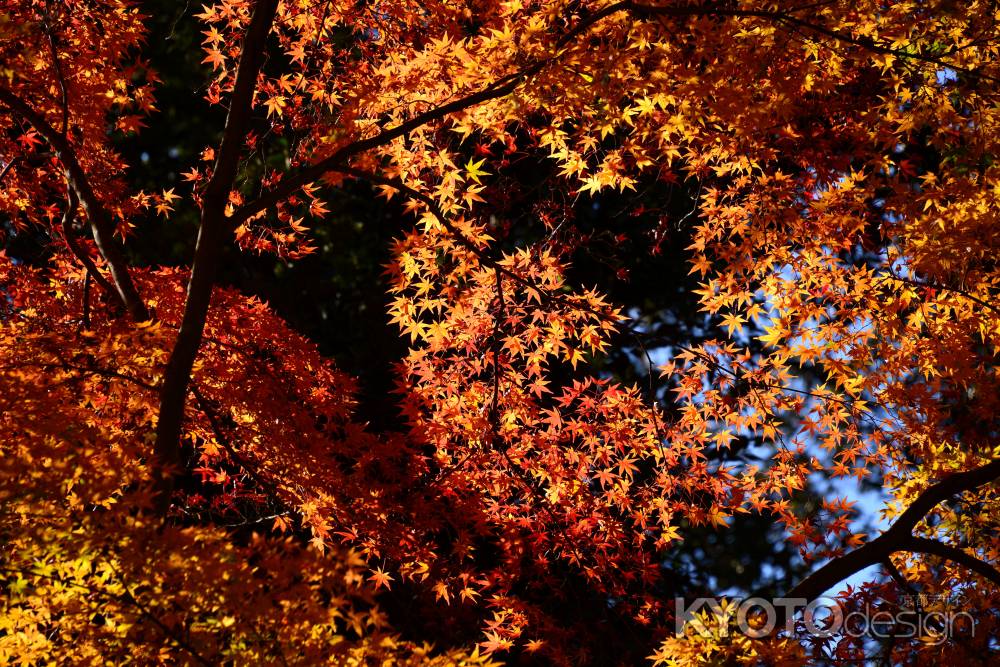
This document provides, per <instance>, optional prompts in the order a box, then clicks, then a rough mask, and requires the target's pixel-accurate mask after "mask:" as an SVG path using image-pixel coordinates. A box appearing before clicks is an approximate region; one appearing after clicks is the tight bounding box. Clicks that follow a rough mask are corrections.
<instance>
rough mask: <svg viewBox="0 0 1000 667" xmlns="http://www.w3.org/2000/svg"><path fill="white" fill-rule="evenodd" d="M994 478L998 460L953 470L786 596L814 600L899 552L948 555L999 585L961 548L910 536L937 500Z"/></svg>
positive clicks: (996, 576) (998, 471)
mask: <svg viewBox="0 0 1000 667" xmlns="http://www.w3.org/2000/svg"><path fill="white" fill-rule="evenodd" d="M997 478H1000V459H998V460H995V461H993V462H991V463H988V464H986V465H984V466H982V467H980V468H976V469H974V470H969V471H967V472H960V473H956V474H954V475H951V476H950V477H947V478H945V479H944V480H942V481H940V482H938V483H936V484H934V485H932V486H930V487H928V488H927V489H926V490H925V491H924V492H923V493H921V494H920V495H919V496H917V499H916V500H914V501H913V502H912V503H911V504H910V506H909V507H907V508H906V510H905V511H904V512H903V513H902V514H900V515H899V518H898V519H896V521H895V523H893V524H892V526H890V527H889V529H888V530H886V531H885V532H884V533H882V534H881V535H880V536H878V537H877V538H875V539H874V540H872V541H871V542H869V543H867V544H865V545H864V546H861V547H859V548H857V549H855V550H854V551H851V552H848V553H846V554H844V555H843V556H840V557H838V558H834V559H833V560H831V561H830V562H828V563H827V564H826V565H824V566H823V567H821V568H819V569H818V570H816V571H815V572H813V573H812V574H810V575H809V576H808V577H806V578H805V579H803V580H802V581H801V582H800V583H799V584H797V585H796V586H794V587H793V588H792V589H791V590H790V591H788V593H786V596H785V597H788V598H805V599H806V600H810V601H811V600H815V599H816V598H818V597H820V596H821V595H823V594H824V593H825V592H826V591H828V590H830V589H831V588H833V587H834V586H836V585H837V584H839V583H840V582H841V581H843V580H844V579H847V578H848V577H850V576H852V575H854V574H857V573H858V572H860V571H861V570H863V569H865V568H866V567H869V566H872V565H877V564H878V563H882V562H885V560H886V559H887V558H888V557H889V555H890V554H893V553H896V552H898V551H909V552H914V553H930V554H934V555H938V556H942V557H944V558H948V559H949V560H953V561H955V562H957V563H960V564H962V565H965V566H966V567H969V569H971V570H973V571H975V572H977V573H979V574H981V575H983V576H984V577H986V578H988V579H989V580H990V581H993V582H994V583H996V584H997V585H998V586H1000V574H998V573H997V572H996V570H994V569H993V568H992V567H991V566H990V565H988V564H986V563H984V562H983V561H980V560H979V559H977V558H975V557H974V556H972V555H970V554H968V553H966V552H964V551H962V550H960V549H956V548H954V547H951V546H949V545H946V544H943V543H941V542H936V541H934V540H928V539H926V538H920V537H915V536H914V535H913V529H914V528H916V526H917V524H918V523H920V522H921V521H922V520H923V519H924V518H925V517H926V516H927V514H928V513H929V512H930V511H931V510H933V509H934V507H935V506H936V505H938V503H941V502H942V501H944V500H947V499H948V498H951V497H953V496H955V495H957V494H959V493H963V492H965V491H972V490H973V489H977V488H979V487H981V486H984V485H986V484H988V483H990V482H992V481H994V480H996V479H997Z"/></svg>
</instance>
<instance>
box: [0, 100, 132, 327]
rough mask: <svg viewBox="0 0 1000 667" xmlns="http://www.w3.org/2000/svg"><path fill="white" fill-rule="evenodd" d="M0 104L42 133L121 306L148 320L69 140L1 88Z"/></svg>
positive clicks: (107, 216)
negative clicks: (78, 204) (84, 215)
mask: <svg viewBox="0 0 1000 667" xmlns="http://www.w3.org/2000/svg"><path fill="white" fill-rule="evenodd" d="M0 104H3V105H4V106H6V107H7V108H8V109H10V110H11V111H12V112H14V113H15V114H17V115H18V116H20V117H21V118H23V119H24V120H25V121H26V122H28V123H30V124H31V125H32V126H33V127H34V128H35V129H36V130H37V131H38V133H39V134H41V135H42V136H43V137H45V140H46V141H48V142H49V145H50V146H51V147H52V149H53V150H54V151H55V153H56V157H58V158H59V161H60V162H61V163H62V165H63V169H64V170H65V172H66V180H67V181H68V182H69V184H70V186H71V187H72V188H73V190H75V191H76V194H77V196H78V197H79V198H80V201H81V202H82V203H83V209H84V211H86V213H87V219H88V220H89V221H90V227H91V230H92V231H93V234H94V241H95V242H96V243H97V249H98V250H100V252H101V255H102V256H103V257H104V261H105V262H106V263H107V265H108V268H109V269H110V271H111V279H112V281H113V282H114V287H115V289H114V292H115V294H117V295H118V298H119V300H120V301H121V303H122V305H123V306H124V307H125V309H126V310H128V312H129V315H130V316H131V317H132V319H133V320H135V321H136V322H142V321H144V320H148V319H149V311H148V310H147V309H146V304H145V303H144V302H143V300H142V297H141V296H140V295H139V291H138V290H137V289H136V287H135V283H133V282H132V276H131V275H129V272H128V266H127V264H126V262H125V257H124V255H123V253H122V251H121V248H119V247H118V243H117V242H116V241H115V238H114V232H115V226H114V223H113V222H112V220H111V215H110V213H108V210H107V209H106V208H105V207H104V204H103V203H102V202H101V200H100V199H98V197H97V195H95V194H94V190H93V188H92V187H91V184H90V180H89V179H88V178H87V174H86V172H85V171H84V170H83V167H81V166H80V162H79V161H78V160H77V158H76V153H75V152H74V150H73V148H72V147H71V146H70V144H69V141H68V140H67V139H66V137H65V136H63V135H62V134H61V133H60V132H59V131H57V130H56V129H55V128H54V127H52V125H51V124H50V123H49V122H48V121H47V120H45V117H44V116H42V115H41V114H40V113H38V112H37V111H35V110H34V109H32V108H31V107H30V106H28V104H26V103H25V102H24V101H23V100H22V99H21V98H20V97H18V96H17V95H15V94H14V93H12V92H11V91H9V90H7V89H6V88H0Z"/></svg>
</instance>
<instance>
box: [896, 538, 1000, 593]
mask: <svg viewBox="0 0 1000 667" xmlns="http://www.w3.org/2000/svg"><path fill="white" fill-rule="evenodd" d="M904 546H905V549H906V551H911V552H913V553H919V554H931V555H932V556H940V557H941V558H944V559H945V560H950V561H951V562H953V563H958V564H959V565H962V566H964V567H967V568H969V569H970V570H972V571H973V572H975V573H976V574H978V575H980V576H982V577H983V578H985V579H989V580H990V581H992V582H993V583H994V584H995V585H997V586H1000V572H998V571H997V570H996V568H994V567H993V566H992V565H990V564H989V563H987V562H986V561H984V560H980V559H979V558H976V557H975V556H973V555H972V554H970V553H969V552H968V551H965V550H964V549H959V548H958V547H955V546H952V545H950V544H945V543H944V542H938V541H937V540H932V539H929V538H926V537H917V536H911V537H909V538H908V539H907V540H906V541H905V542H904Z"/></svg>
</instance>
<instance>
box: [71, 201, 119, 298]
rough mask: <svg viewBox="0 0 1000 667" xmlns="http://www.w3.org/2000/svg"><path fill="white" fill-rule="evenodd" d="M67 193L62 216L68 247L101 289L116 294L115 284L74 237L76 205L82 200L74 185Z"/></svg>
mask: <svg viewBox="0 0 1000 667" xmlns="http://www.w3.org/2000/svg"><path fill="white" fill-rule="evenodd" d="M66 195H67V196H66V212H65V213H63V218H62V232H63V237H64V238H65V239H66V247H67V248H69V251H70V252H71V253H73V256H74V257H76V258H77V259H78V260H79V261H80V263H81V264H83V268H84V269H86V270H87V275H88V276H90V277H91V278H93V279H94V282H96V283H97V284H98V285H100V286H101V289H103V290H104V291H105V292H107V293H108V294H115V293H116V292H115V288H114V286H113V285H112V284H111V283H110V282H108V279H107V278H105V277H104V274H102V273H101V271H100V269H98V268H97V265H96V264H94V260H92V259H91V258H90V255H88V254H87V251H86V250H84V249H83V248H81V247H80V244H79V243H77V242H76V239H75V238H74V235H73V218H74V216H75V215H76V207H77V205H79V203H80V200H79V199H78V198H77V196H76V190H74V189H73V188H72V187H69V188H67V193H66Z"/></svg>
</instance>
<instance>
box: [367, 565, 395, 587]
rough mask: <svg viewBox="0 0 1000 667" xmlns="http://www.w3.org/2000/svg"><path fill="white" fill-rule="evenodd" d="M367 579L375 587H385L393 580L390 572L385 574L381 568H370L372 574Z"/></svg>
mask: <svg viewBox="0 0 1000 667" xmlns="http://www.w3.org/2000/svg"><path fill="white" fill-rule="evenodd" d="M368 581H370V582H372V583H374V584H375V589H376V590H378V589H379V588H382V587H385V588H389V582H391V581H393V577H392V575H391V574H387V573H386V572H385V571H384V570H383V569H382V568H376V569H374V570H372V574H371V576H370V577H368Z"/></svg>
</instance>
